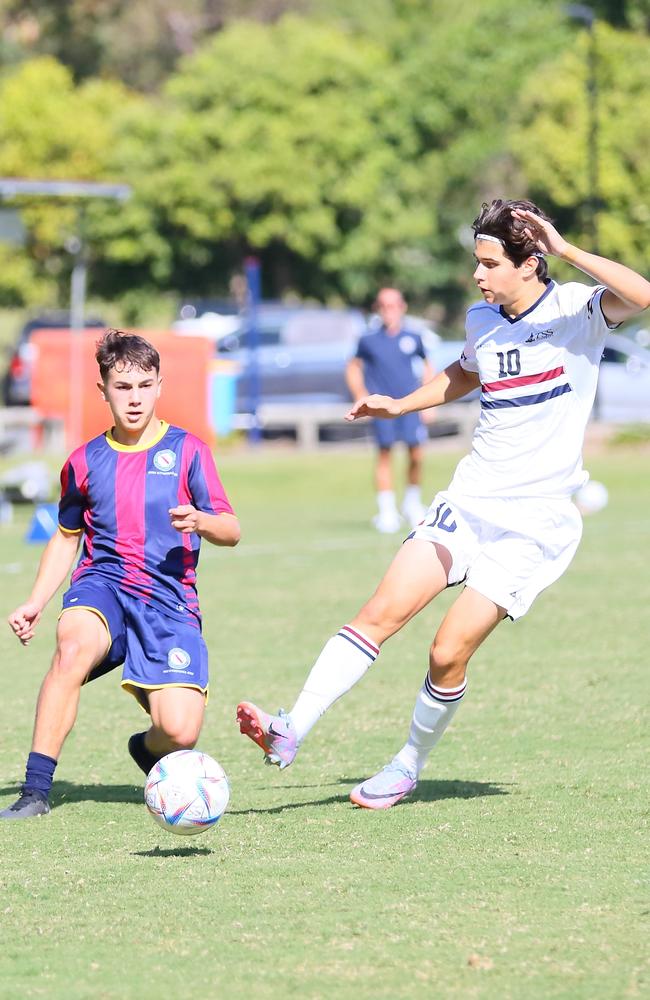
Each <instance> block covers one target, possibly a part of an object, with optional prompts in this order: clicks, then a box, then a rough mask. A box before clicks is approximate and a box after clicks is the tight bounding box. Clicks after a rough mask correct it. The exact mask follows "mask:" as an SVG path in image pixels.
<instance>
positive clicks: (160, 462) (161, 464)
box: [153, 448, 176, 472]
mask: <svg viewBox="0 0 650 1000" xmlns="http://www.w3.org/2000/svg"><path fill="white" fill-rule="evenodd" d="M153 464H154V465H155V466H156V468H157V469H158V471H159V472H171V471H172V469H173V468H174V466H175V465H176V452H175V451H172V450H171V449H170V448H165V449H163V451H157V452H156V454H155V455H154V457H153Z"/></svg>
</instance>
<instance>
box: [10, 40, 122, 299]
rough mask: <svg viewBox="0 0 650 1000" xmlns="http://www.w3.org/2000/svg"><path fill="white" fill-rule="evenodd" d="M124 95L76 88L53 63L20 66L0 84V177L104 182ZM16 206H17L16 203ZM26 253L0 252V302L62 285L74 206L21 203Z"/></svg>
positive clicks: (104, 88) (113, 89)
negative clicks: (5, 263)
mask: <svg viewBox="0 0 650 1000" xmlns="http://www.w3.org/2000/svg"><path fill="white" fill-rule="evenodd" d="M126 100H127V93H126V91H125V90H124V88H123V87H122V86H121V85H119V84H117V83H113V82H108V81H99V80H91V81H88V82H87V83H85V84H83V85H82V86H79V87H76V86H75V85H74V82H73V80H72V76H71V74H70V72H69V70H68V69H66V68H65V67H64V66H62V65H61V64H60V63H58V62H56V61H55V60H54V59H51V58H47V57H44V58H41V59H37V60H33V61H31V62H27V63H24V64H22V65H21V66H19V67H18V68H17V69H16V71H15V72H14V73H12V74H11V75H7V76H5V77H4V79H2V80H0V174H3V175H5V176H10V177H24V178H36V179H49V180H57V179H73V180H102V179H105V178H106V176H107V175H106V164H107V159H108V155H109V153H110V150H111V149H112V147H113V144H114V142H115V132H114V127H113V126H114V122H115V120H116V116H115V112H116V110H117V109H120V108H122V106H123V105H124V103H125V101H126ZM17 203H18V204H20V201H19V202H17ZM22 204H23V206H24V207H23V211H22V215H23V221H24V223H25V225H26V228H27V231H28V245H27V247H26V249H25V250H20V249H15V248H11V250H7V249H6V248H4V247H3V248H2V254H3V256H5V257H8V258H10V259H11V262H12V263H11V267H10V268H9V269H8V270H5V269H4V268H2V269H1V271H0V302H3V303H4V304H7V305H11V304H20V302H21V301H25V300H26V299H27V297H28V296H29V297H30V298H35V299H37V300H38V301H39V302H40V303H42V302H43V301H44V299H55V298H56V294H57V288H58V287H59V286H60V285H61V283H62V284H63V285H65V284H66V282H67V277H68V273H69V267H70V264H69V261H68V259H67V254H66V252H65V244H66V241H67V239H68V238H69V237H70V236H72V235H74V234H75V233H77V232H78V231H79V219H78V213H79V205H78V204H74V203H72V202H71V201H63V202H59V201H54V200H49V201H48V200H44V199H43V200H35V199H29V200H27V199H25V200H23V202H22Z"/></svg>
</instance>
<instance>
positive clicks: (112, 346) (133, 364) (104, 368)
mask: <svg viewBox="0 0 650 1000" xmlns="http://www.w3.org/2000/svg"><path fill="white" fill-rule="evenodd" d="M95 359H96V361H97V364H98V365H99V372H100V374H101V376H102V379H103V381H104V382H105V381H106V379H107V378H108V373H109V372H110V371H111V369H112V368H118V369H119V370H120V371H124V370H125V369H128V368H141V369H142V371H145V372H149V371H151V369H152V368H154V369H155V371H156V374H158V373H159V371H160V355H159V354H158V351H157V350H156V348H155V347H154V346H153V345H152V344H150V343H149V341H148V340H145V339H144V337H138V336H137V334H135V333H125V332H124V330H107V331H106V333H105V334H104V336H103V337H102V339H101V340H100V341H98V343H97V351H96V352H95Z"/></svg>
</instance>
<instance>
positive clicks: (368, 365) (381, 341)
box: [355, 326, 426, 398]
mask: <svg viewBox="0 0 650 1000" xmlns="http://www.w3.org/2000/svg"><path fill="white" fill-rule="evenodd" d="M355 357H357V358H360V359H361V361H363V371H364V381H365V383H366V387H367V389H368V392H369V393H371V392H377V393H381V395H383V396H394V397H395V398H400V397H401V396H406V395H408V393H409V392H413V391H414V390H415V389H418V388H419V387H420V385H421V384H422V378H421V374H420V367H421V366H420V365H419V364H418V363H417V362H416V360H415V359H416V358H419V359H421V360H422V361H424V359H425V358H426V354H425V351H424V344H423V343H422V337H421V336H420V334H419V333H414V332H412V331H411V330H409V329H408V327H406V328H402V329H401V330H400V331H399V333H396V334H394V335H391V334H390V333H388V332H387V331H386V328H385V327H384V326H380V327H379V328H378V329H375V330H372V331H370V332H369V333H365V334H364V335H363V336H362V337H361V338H360V340H359V343H358V345H357V351H356V354H355Z"/></svg>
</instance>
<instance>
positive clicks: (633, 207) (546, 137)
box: [511, 25, 650, 272]
mask: <svg viewBox="0 0 650 1000" xmlns="http://www.w3.org/2000/svg"><path fill="white" fill-rule="evenodd" d="M588 44H589V41H588V38H587V36H586V34H584V33H583V34H582V35H581V37H580V38H579V39H578V41H577V43H576V45H575V46H574V47H573V48H572V49H571V50H569V51H567V52H564V53H562V54H561V55H560V56H559V58H558V59H557V60H556V61H555V62H554V63H552V64H550V65H548V66H547V67H546V73H545V77H544V86H543V87H540V86H538V83H537V81H536V80H534V79H530V80H529V81H528V82H527V84H526V86H525V89H524V92H523V94H522V101H521V105H520V112H519V124H518V126H517V127H516V128H515V129H514V131H513V134H512V140H511V145H512V149H513V152H514V153H515V156H516V158H517V161H518V163H519V166H520V169H521V171H522V173H523V174H524V175H525V176H526V178H527V182H528V190H529V192H530V193H531V195H532V197H533V198H536V199H539V201H540V202H541V203H542V204H544V205H547V206H548V207H549V209H550V211H551V213H553V212H555V214H556V216H557V217H558V218H559V219H560V220H562V221H563V222H565V223H566V225H567V227H568V231H567V235H568V236H569V238H573V239H575V240H576V241H577V242H578V243H581V244H582V245H587V243H588V228H587V222H588V219H587V213H586V211H585V210H584V206H585V203H586V202H587V200H588V197H589V182H588V158H589V150H588V132H589V127H590V123H589V111H588V105H587V86H586V83H587V80H586V75H587V46H588ZM596 46H597V85H598V124H599V128H598V159H599V187H600V191H599V195H600V202H601V206H600V209H599V230H600V249H601V252H602V253H604V254H605V255H606V256H609V257H614V258H615V259H619V260H622V261H625V262H626V263H628V264H630V266H632V267H634V268H636V269H638V270H640V271H641V272H647V271H649V270H650V240H649V236H650V202H649V200H648V191H650V104H649V103H648V93H649V92H650V63H649V62H648V44H647V39H644V38H643V37H641V36H638V35H633V34H630V33H624V32H616V31H614V30H613V29H611V28H608V27H607V26H605V25H601V26H599V27H598V28H597V32H596ZM576 209H578V211H577V212H576ZM580 209H582V211H580Z"/></svg>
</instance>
